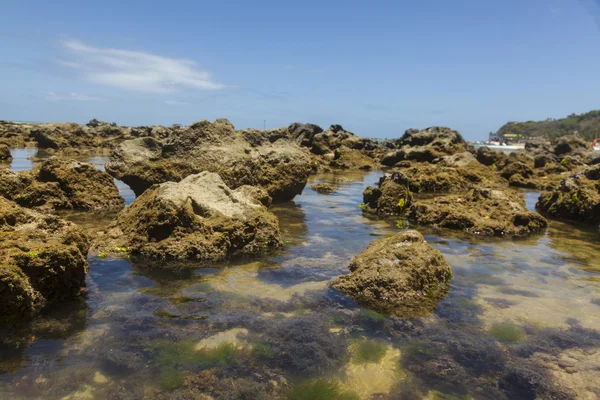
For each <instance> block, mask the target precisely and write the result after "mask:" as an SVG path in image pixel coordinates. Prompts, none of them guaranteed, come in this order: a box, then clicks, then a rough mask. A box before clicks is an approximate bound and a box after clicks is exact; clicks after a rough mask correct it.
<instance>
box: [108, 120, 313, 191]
mask: <svg viewBox="0 0 600 400" xmlns="http://www.w3.org/2000/svg"><path fill="white" fill-rule="evenodd" d="M257 132H258V131H257ZM254 133H255V132H253V131H234V130H233V127H232V125H231V124H228V123H222V122H215V123H210V122H208V121H200V122H197V123H195V124H192V125H191V126H190V127H188V128H184V129H180V130H178V131H177V133H176V134H173V135H172V136H171V137H170V138H168V139H165V140H159V139H155V138H151V137H145V138H138V139H133V140H129V141H126V142H123V143H121V144H120V145H119V146H118V147H117V148H116V149H115V150H114V151H113V153H112V155H111V159H110V161H109V162H108V163H107V165H106V169H107V171H108V172H109V173H110V174H111V175H113V176H115V177H116V178H118V179H120V180H122V181H124V182H125V183H127V184H128V185H129V186H130V187H131V188H132V189H133V191H134V192H135V193H136V194H137V195H140V194H141V193H142V192H143V191H144V190H146V189H147V188H149V187H150V186H151V185H153V184H156V183H162V182H168V181H174V182H177V181H180V180H182V179H183V178H185V177H186V176H188V175H191V174H195V173H198V172H202V171H211V172H217V173H218V174H219V175H220V176H221V177H222V179H223V180H224V181H225V183H226V184H227V185H228V186H230V187H232V188H237V187H240V186H242V185H252V186H260V187H262V188H264V189H265V190H266V191H267V192H268V193H269V195H270V196H271V197H272V198H273V200H275V201H280V200H290V199H292V198H293V197H294V196H295V195H297V194H300V193H301V192H302V189H303V188H304V186H305V185H306V180H307V179H308V175H309V173H310V172H311V170H312V169H313V163H312V161H311V158H310V155H309V154H308V153H307V152H306V151H305V150H303V149H302V148H301V147H299V146H298V145H296V144H294V143H292V142H290V141H288V140H276V141H274V142H273V143H271V142H270V141H269V140H267V138H265V137H262V136H261V135H254ZM245 134H246V135H245ZM248 137H249V138H250V140H248Z"/></svg>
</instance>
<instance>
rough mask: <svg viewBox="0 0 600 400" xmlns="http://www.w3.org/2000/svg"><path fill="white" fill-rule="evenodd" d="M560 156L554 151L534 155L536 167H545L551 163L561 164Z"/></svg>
mask: <svg viewBox="0 0 600 400" xmlns="http://www.w3.org/2000/svg"><path fill="white" fill-rule="evenodd" d="M559 163H560V158H558V157H557V156H556V155H554V154H552V153H545V152H544V153H539V154H536V155H535V156H534V157H533V167H534V168H544V167H545V166H547V165H550V164H559Z"/></svg>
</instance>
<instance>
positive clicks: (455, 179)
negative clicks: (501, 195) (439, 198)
mask: <svg viewBox="0 0 600 400" xmlns="http://www.w3.org/2000/svg"><path fill="white" fill-rule="evenodd" d="M397 165H400V164H397ZM400 171H401V172H402V173H403V174H404V175H405V176H406V177H407V179H408V185H409V187H410V190H411V192H413V193H449V192H463V191H466V190H468V189H472V188H473V187H474V186H476V185H482V184H484V185H486V186H493V187H496V186H502V185H505V184H506V183H505V181H504V180H503V179H502V178H501V177H498V176H497V174H496V173H495V172H494V171H493V170H492V169H490V168H488V167H485V166H483V165H481V164H479V163H474V164H469V165H468V166H466V167H457V168H453V167H445V166H439V164H438V165H431V164H424V163H420V164H417V165H415V166H411V167H409V168H405V169H401V170H400Z"/></svg>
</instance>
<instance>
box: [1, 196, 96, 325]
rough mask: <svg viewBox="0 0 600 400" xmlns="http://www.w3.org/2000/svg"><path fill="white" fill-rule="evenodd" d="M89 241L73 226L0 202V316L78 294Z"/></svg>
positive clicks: (26, 312)
mask: <svg viewBox="0 0 600 400" xmlns="http://www.w3.org/2000/svg"><path fill="white" fill-rule="evenodd" d="M87 251H88V241H87V239H86V237H85V235H84V234H83V232H82V231H81V230H80V229H79V228H77V227H76V226H75V225H74V224H72V223H70V222H67V221H64V220H62V219H60V218H57V217H55V216H51V215H44V214H41V213H38V212H36V211H33V210H29V209H26V208H22V207H20V206H18V205H17V204H15V203H14V202H11V201H9V200H6V199H4V198H3V197H0V317H14V316H26V315H31V314H34V313H36V312H37V311H39V310H41V309H42V308H43V307H44V306H46V305H47V304H50V303H53V302H56V301H59V300H61V299H65V298H68V297H71V296H73V295H77V294H79V293H81V291H82V289H83V288H84V287H85V276H86V274H87V271H88V263H87V261H86V255H87Z"/></svg>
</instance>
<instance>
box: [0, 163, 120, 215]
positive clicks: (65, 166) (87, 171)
mask: <svg viewBox="0 0 600 400" xmlns="http://www.w3.org/2000/svg"><path fill="white" fill-rule="evenodd" d="M0 196H4V197H6V198H7V199H9V200H13V201H15V202H16V203H18V204H19V205H21V206H23V207H28V208H37V209H41V210H46V211H56V210H85V211H91V210H101V209H109V208H122V207H123V206H124V205H125V200H124V199H123V198H122V197H121V195H120V194H119V190H118V188H117V186H116V185H115V183H114V181H113V178H112V177H111V176H110V175H109V174H107V173H106V172H104V171H99V170H97V169H95V168H94V167H93V166H92V165H91V164H88V163H83V162H79V161H75V160H63V159H59V158H56V157H51V158H49V159H48V160H46V161H44V162H43V163H42V164H41V165H40V166H38V167H36V168H34V169H33V170H30V171H22V172H14V171H10V170H0Z"/></svg>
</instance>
